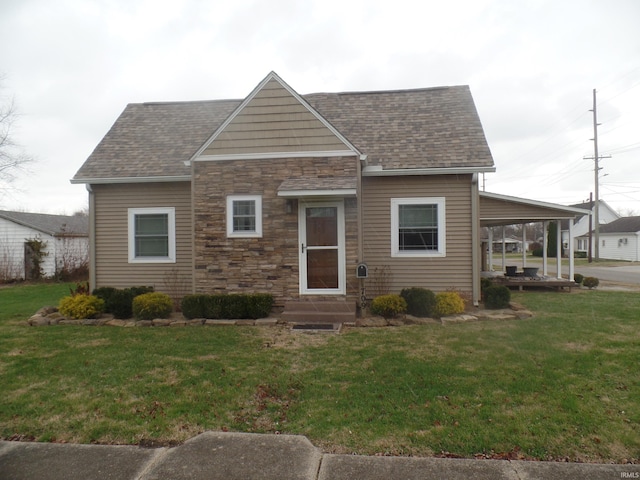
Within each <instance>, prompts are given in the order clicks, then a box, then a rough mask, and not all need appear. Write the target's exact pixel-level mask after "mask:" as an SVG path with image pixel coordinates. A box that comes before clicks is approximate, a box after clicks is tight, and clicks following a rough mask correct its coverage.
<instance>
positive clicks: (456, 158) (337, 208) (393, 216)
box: [72, 72, 575, 305]
mask: <svg viewBox="0 0 640 480" xmlns="http://www.w3.org/2000/svg"><path fill="white" fill-rule="evenodd" d="M494 170H495V169H494V166H493V159H492V157H491V152H490V150H489V146H488V145H487V141H486V139H485V136H484V132H483V129H482V125H481V123H480V119H479V117H478V114H477V112H476V108H475V105H474V103H473V99H472V97H471V93H470V91H469V88H468V87H467V86H454V87H441V88H428V89H416V90H400V91H380V92H351V93H319V94H311V95H300V94H298V93H297V92H296V91H294V90H293V89H292V88H291V87H290V86H289V85H287V84H286V83H285V82H284V81H283V80H282V79H281V78H280V77H279V76H278V75H276V74H275V73H273V72H272V73H270V74H269V75H268V76H267V77H266V78H265V79H264V80H263V81H262V82H260V84H258V86H257V87H256V88H255V89H254V90H253V91H252V92H251V93H250V94H249V96H248V97H246V98H245V99H244V100H220V101H202V102H181V103H143V104H131V105H128V106H127V107H126V108H125V110H124V111H123V113H122V114H121V115H120V117H119V118H118V119H117V120H116V122H115V124H114V125H113V126H112V128H111V130H110V131H109V132H108V133H107V134H106V136H105V137H104V139H103V140H102V141H101V142H100V143H99V144H98V146H97V147H96V149H95V150H94V152H93V153H92V154H91V155H90V156H89V158H88V159H87V160H86V162H85V163H84V165H82V167H81V168H80V169H79V171H78V172H77V173H76V175H75V177H74V178H73V179H72V182H73V183H84V184H86V185H87V189H88V190H89V203H90V224H91V228H90V231H91V246H92V248H91V252H92V257H91V284H92V287H100V286H114V287H125V286H130V285H152V286H154V287H155V288H156V289H158V290H163V289H165V290H166V289H167V282H166V278H167V277H172V278H175V276H176V275H180V276H181V277H182V278H183V279H184V280H185V282H186V283H187V284H188V286H189V288H188V289H187V290H188V291H191V292H196V293H214V292H230V293H232V292H269V293H272V294H273V295H274V296H275V298H276V302H277V304H280V305H282V304H285V303H286V302H291V301H294V300H309V299H317V300H320V299H339V300H341V301H344V300H347V301H348V303H353V304H354V305H355V302H356V301H358V300H359V299H361V298H363V297H365V296H366V297H369V298H370V297H371V296H373V295H375V294H378V293H382V292H384V291H389V292H395V293H399V291H400V290H401V289H402V288H405V287H424V288H429V289H432V290H434V291H442V290H446V289H451V288H454V289H457V290H459V291H462V292H468V293H469V294H470V296H471V297H472V298H473V301H474V302H475V303H477V302H478V301H479V298H480V285H479V283H480V249H481V241H480V202H481V200H480V195H479V189H478V174H480V173H482V172H492V171H494ZM483 200H484V201H486V202H490V203H491V202H494V203H495V205H496V206H497V207H498V208H502V207H501V205H502V204H503V203H502V201H503V200H505V198H503V197H499V198H496V199H495V200H494V199H493V198H486V199H483ZM505 201H507V202H508V200H505ZM492 205H493V203H492ZM492 205H491V206H489V207H492ZM516 208H519V206H516ZM536 208H537V207H536V206H534V207H532V209H533V210H534V211H535V212H533V213H537V212H538V210H536ZM488 211H490V212H491V214H492V218H493V210H492V208H489V209H488ZM555 213H556V212H554V216H552V217H551V218H565V217H564V216H561V215H560V214H558V215H556V214H555ZM564 213H566V212H564ZM574 215H575V213H572V214H571V217H573V216H574ZM515 218H518V219H519V218H522V216H521V215H518V216H516V217H515ZM544 218H547V217H544ZM498 221H499V222H503V221H504V219H499V220H498ZM499 224H502V223H499ZM362 264H366V266H367V267H368V278H366V279H364V280H363V279H361V278H359V276H358V275H357V274H356V272H357V271H359V273H360V274H364V273H365V269H364V268H362V267H361V268H360V269H358V268H357V267H358V266H359V265H362Z"/></svg>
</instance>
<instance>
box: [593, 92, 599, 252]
mask: <svg viewBox="0 0 640 480" xmlns="http://www.w3.org/2000/svg"><path fill="white" fill-rule="evenodd" d="M598 160H599V159H598V111H597V107H596V89H595V88H594V89H593V161H594V162H595V166H594V170H593V171H594V177H595V197H596V200H595V203H594V204H593V206H594V219H593V220H594V222H595V241H596V248H595V249H594V253H595V257H596V262H599V261H600V212H599V210H600V196H599V194H598V183H599V182H598V172H599V171H600V167H599V166H598Z"/></svg>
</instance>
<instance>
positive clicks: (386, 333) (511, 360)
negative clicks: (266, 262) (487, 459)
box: [0, 285, 640, 462]
mask: <svg viewBox="0 0 640 480" xmlns="http://www.w3.org/2000/svg"><path fill="white" fill-rule="evenodd" d="M38 292H39V293H38ZM67 292H68V287H67V286H65V285H42V286H36V287H27V286H19V287H11V288H4V289H0V391H1V392H2V395H0V438H27V439H35V440H38V441H67V442H82V443H92V442H96V443H128V444H137V443H146V442H158V443H164V444H167V443H172V442H180V441H183V440H185V439H187V438H189V437H191V436H193V435H195V434H197V433H199V432H202V431H204V430H211V429H213V430H231V431H244V432H281V433H292V434H303V435H306V436H307V437H309V439H310V440H311V441H312V442H313V443H314V444H316V445H318V446H320V447H321V448H323V449H324V450H325V451H330V452H339V453H350V452H356V453H360V454H376V453H382V454H394V455H440V454H442V453H447V454H453V455H459V456H463V457H472V456H474V455H489V456H491V455H497V456H501V455H511V456H521V457H525V458H535V459H558V458H569V459H571V460H580V461H599V462H609V461H614V462H624V461H628V460H635V461H638V460H639V459H640V435H638V433H637V432H638V431H640V378H639V376H638V367H639V366H640V365H639V362H640V328H639V327H640V295H639V294H638V293H628V292H601V291H597V290H595V291H576V292H574V293H556V292H541V293H536V292H526V293H524V294H520V293H518V294H514V295H513V297H514V300H516V301H518V302H521V303H523V304H525V305H526V306H528V307H529V308H531V309H532V310H533V311H534V312H535V317H534V318H532V319H528V320H522V321H506V322H505V321H495V322H494V321H484V322H476V323H466V324H454V325H447V326H441V325H438V324H428V325H417V326H407V327H390V328H380V329H373V328H372V329H364V328H362V329H347V330H346V331H345V332H344V333H342V334H340V335H328V334H318V335H309V334H301V333H295V334H294V333H291V332H289V331H288V330H285V329H283V328H276V327H182V328H173V327H171V328H115V327H75V326H55V327H27V326H24V325H23V324H21V323H20V322H21V321H22V320H23V319H25V318H27V317H28V316H30V315H31V314H32V313H33V312H34V311H35V310H37V308H39V307H40V306H42V305H44V304H51V303H53V304H55V303H56V301H57V300H56V299H57V298H59V297H61V296H63V295H65V294H66V293H67Z"/></svg>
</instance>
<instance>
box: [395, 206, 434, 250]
mask: <svg viewBox="0 0 640 480" xmlns="http://www.w3.org/2000/svg"><path fill="white" fill-rule="evenodd" d="M445 238H446V235H445V201H444V198H443V197H424V198H392V199H391V256H392V257H444V256H445V252H446V249H445Z"/></svg>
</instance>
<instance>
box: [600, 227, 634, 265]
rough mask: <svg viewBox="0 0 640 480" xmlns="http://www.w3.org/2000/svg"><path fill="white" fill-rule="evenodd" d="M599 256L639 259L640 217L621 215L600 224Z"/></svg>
mask: <svg viewBox="0 0 640 480" xmlns="http://www.w3.org/2000/svg"><path fill="white" fill-rule="evenodd" d="M599 236H600V258H605V259H609V260H627V261H629V262H639V261H640V241H639V237H640V217H622V218H619V219H617V220H614V221H613V222H611V223H608V224H607V225H602V226H600V235H599Z"/></svg>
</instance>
